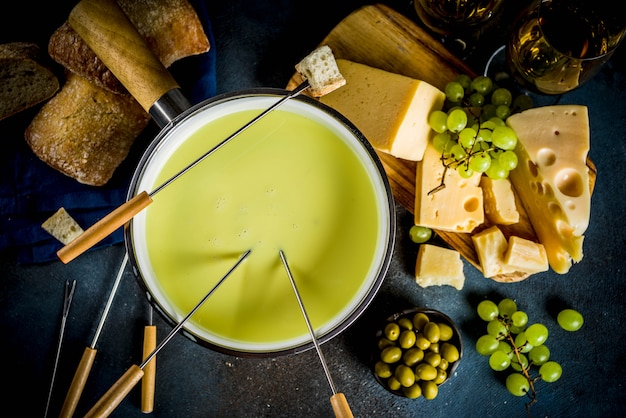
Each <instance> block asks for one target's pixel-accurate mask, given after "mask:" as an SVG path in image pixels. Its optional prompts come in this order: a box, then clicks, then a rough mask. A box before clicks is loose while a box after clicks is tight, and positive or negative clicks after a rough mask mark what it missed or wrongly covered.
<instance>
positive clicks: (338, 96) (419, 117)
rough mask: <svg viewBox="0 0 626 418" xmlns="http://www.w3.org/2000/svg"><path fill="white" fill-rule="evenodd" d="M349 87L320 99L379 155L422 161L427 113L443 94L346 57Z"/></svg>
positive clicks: (340, 62) (342, 66) (341, 62)
mask: <svg viewBox="0 0 626 418" xmlns="http://www.w3.org/2000/svg"><path fill="white" fill-rule="evenodd" d="M337 66H338V67H339V71H340V72H341V74H342V75H343V77H344V78H345V79H346V85H345V86H343V87H342V88H340V89H337V90H335V91H333V92H331V93H329V94H327V95H326V96H324V97H321V98H320V101H321V102H322V103H325V104H327V105H328V106H330V107H332V108H333V109H335V110H337V111H338V112H339V113H341V114H343V115H344V116H345V117H347V118H348V119H349V120H350V121H351V122H352V123H354V125H355V126H356V127H357V128H358V129H359V130H360V131H361V132H362V133H363V135H365V137H366V138H367V139H368V141H369V142H370V143H371V144H372V146H373V147H374V148H375V149H377V150H378V151H381V152H385V153H387V154H391V155H393V156H394V157H397V158H402V159H405V160H411V161H419V160H421V159H422V156H423V155H424V149H425V148H426V144H427V143H428V142H429V139H430V136H431V129H430V126H429V125H428V115H429V114H430V113H431V112H432V111H434V110H438V109H441V108H442V106H443V102H444V100H445V94H444V93H443V92H442V91H441V90H439V89H437V88H435V87H433V86H431V85H430V84H428V83H426V82H424V81H420V80H415V79H413V78H410V77H406V76H403V75H399V74H394V73H390V72H387V71H383V70H380V69H377V68H373V67H369V66H367V65H363V64H359V63H356V62H352V61H347V60H344V59H338V60H337Z"/></svg>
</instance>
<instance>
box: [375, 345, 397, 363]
mask: <svg viewBox="0 0 626 418" xmlns="http://www.w3.org/2000/svg"><path fill="white" fill-rule="evenodd" d="M401 358H402V349H401V348H400V347H386V348H384V349H383V351H381V352H380V359H381V360H382V361H384V362H385V363H388V364H392V363H397V362H398V361H399V360H400V359H401Z"/></svg>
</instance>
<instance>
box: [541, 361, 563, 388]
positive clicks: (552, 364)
mask: <svg viewBox="0 0 626 418" xmlns="http://www.w3.org/2000/svg"><path fill="white" fill-rule="evenodd" d="M561 374H563V369H562V368H561V365H560V364H559V363H557V362H556V361H548V362H545V363H543V364H542V365H541V367H539V375H540V376H541V379H542V380H544V381H545V382H548V383H552V382H556V381H557V380H559V379H560V378H561Z"/></svg>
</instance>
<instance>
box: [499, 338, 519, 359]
mask: <svg viewBox="0 0 626 418" xmlns="http://www.w3.org/2000/svg"><path fill="white" fill-rule="evenodd" d="M498 351H502V352H503V353H506V355H507V356H509V359H512V358H513V355H514V354H515V353H514V352H513V348H512V347H511V346H510V345H509V343H507V342H506V341H504V340H503V341H500V342H499V343H498Z"/></svg>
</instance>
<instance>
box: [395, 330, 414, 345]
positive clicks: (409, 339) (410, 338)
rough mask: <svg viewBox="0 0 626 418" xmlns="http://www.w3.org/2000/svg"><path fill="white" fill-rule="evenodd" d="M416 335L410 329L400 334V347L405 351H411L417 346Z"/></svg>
mask: <svg viewBox="0 0 626 418" xmlns="http://www.w3.org/2000/svg"><path fill="white" fill-rule="evenodd" d="M416 338H417V337H416V336H415V333H414V332H413V331H412V330H410V329H405V330H404V331H402V332H401V333H400V338H399V339H398V343H399V344H400V347H402V348H404V349H409V348H411V347H413V346H414V345H415V339H416Z"/></svg>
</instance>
